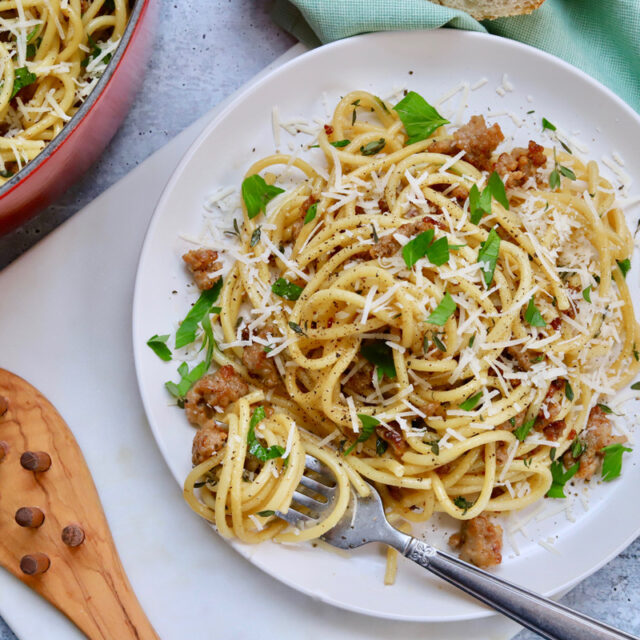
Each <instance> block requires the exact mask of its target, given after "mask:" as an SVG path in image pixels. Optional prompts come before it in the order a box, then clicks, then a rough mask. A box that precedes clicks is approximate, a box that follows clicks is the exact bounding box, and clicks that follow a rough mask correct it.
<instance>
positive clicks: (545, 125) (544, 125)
mask: <svg viewBox="0 0 640 640" xmlns="http://www.w3.org/2000/svg"><path fill="white" fill-rule="evenodd" d="M545 129H549V130H550V131H555V130H556V125H555V124H551V123H550V122H549V121H548V120H547V119H546V118H542V130H543V131H544V130H545Z"/></svg>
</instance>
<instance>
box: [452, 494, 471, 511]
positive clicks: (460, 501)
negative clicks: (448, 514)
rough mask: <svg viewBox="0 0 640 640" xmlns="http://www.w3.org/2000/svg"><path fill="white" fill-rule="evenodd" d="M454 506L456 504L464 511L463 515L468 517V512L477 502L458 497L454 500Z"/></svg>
mask: <svg viewBox="0 0 640 640" xmlns="http://www.w3.org/2000/svg"><path fill="white" fill-rule="evenodd" d="M453 504H455V505H456V507H458V508H459V509H462V515H463V516H464V515H466V513H467V511H469V509H471V507H473V505H474V504H475V502H470V501H469V500H467V499H466V498H464V497H463V496H458V497H457V498H455V499H454V501H453Z"/></svg>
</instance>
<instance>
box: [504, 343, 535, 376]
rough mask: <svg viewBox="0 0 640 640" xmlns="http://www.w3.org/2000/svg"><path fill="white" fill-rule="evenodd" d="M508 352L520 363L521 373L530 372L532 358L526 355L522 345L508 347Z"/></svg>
mask: <svg viewBox="0 0 640 640" xmlns="http://www.w3.org/2000/svg"><path fill="white" fill-rule="evenodd" d="M506 352H507V354H508V355H509V356H510V357H511V358H513V359H514V360H515V361H516V362H517V363H518V367H520V370H521V371H529V370H530V369H531V358H530V357H529V355H528V354H526V353H525V351H524V349H523V348H522V346H521V345H516V346H511V347H507V348H506Z"/></svg>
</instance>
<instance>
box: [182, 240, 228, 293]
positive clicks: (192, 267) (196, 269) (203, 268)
mask: <svg viewBox="0 0 640 640" xmlns="http://www.w3.org/2000/svg"><path fill="white" fill-rule="evenodd" d="M182 259H183V260H184V261H185V262H186V264H187V267H189V271H191V273H192V274H193V279H194V281H195V283H196V284H197V285H198V289H200V290H201V291H205V290H206V289H211V288H212V287H213V285H214V284H215V283H216V282H218V280H220V276H219V275H218V276H215V277H213V278H212V277H211V276H209V273H210V272H211V271H218V270H219V269H221V268H222V265H221V264H220V263H219V262H216V260H217V259H218V254H217V253H216V252H215V251H212V250H211V249H193V250H192V251H187V253H185V254H184V255H183V256H182Z"/></svg>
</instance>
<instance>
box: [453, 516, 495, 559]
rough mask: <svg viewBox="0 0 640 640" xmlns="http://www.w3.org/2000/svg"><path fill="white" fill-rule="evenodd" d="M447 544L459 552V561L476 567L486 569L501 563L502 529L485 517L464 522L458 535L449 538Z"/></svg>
mask: <svg viewBox="0 0 640 640" xmlns="http://www.w3.org/2000/svg"><path fill="white" fill-rule="evenodd" d="M449 544H450V545H451V546H452V547H453V548H454V549H459V550H460V559H461V560H464V561H465V562H471V563H472V564H475V565H476V567H480V568H481V569H488V568H489V567H494V566H496V565H499V564H500V563H501V562H502V527H501V526H500V525H499V524H494V523H493V522H491V520H489V518H488V517H487V516H484V515H479V516H478V517H476V518H472V519H471V520H464V521H463V522H462V526H461V527H460V533H454V534H453V535H452V536H451V537H450V538H449Z"/></svg>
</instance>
